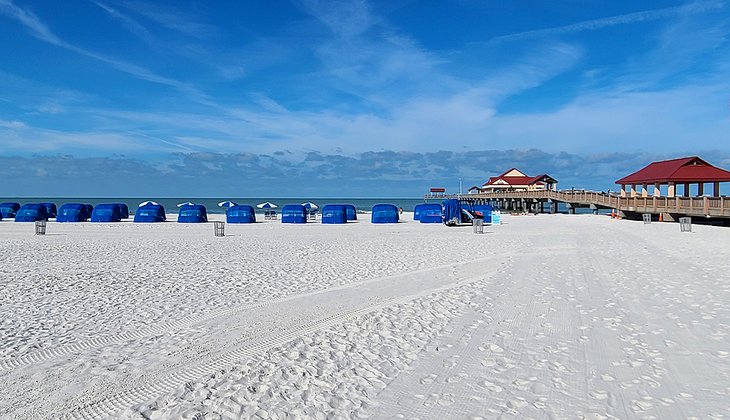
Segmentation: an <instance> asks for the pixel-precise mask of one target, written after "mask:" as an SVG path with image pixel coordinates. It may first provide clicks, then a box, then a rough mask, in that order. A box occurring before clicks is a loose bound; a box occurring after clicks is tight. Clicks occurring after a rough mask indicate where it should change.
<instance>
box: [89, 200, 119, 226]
mask: <svg viewBox="0 0 730 420" xmlns="http://www.w3.org/2000/svg"><path fill="white" fill-rule="evenodd" d="M91 221H92V222H95V223H96V222H101V223H103V222H121V221H122V211H121V208H120V207H119V204H118V203H113V204H99V205H97V206H96V207H94V211H92V212H91Z"/></svg>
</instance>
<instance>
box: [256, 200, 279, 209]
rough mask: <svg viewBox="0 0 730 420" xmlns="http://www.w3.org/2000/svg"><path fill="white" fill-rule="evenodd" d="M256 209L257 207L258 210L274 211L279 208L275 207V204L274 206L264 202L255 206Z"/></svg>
mask: <svg viewBox="0 0 730 420" xmlns="http://www.w3.org/2000/svg"><path fill="white" fill-rule="evenodd" d="M256 207H258V208H260V209H275V208H277V207H279V206H277V205H276V204H274V203H272V202H270V201H264V202H263V203H259V204H256Z"/></svg>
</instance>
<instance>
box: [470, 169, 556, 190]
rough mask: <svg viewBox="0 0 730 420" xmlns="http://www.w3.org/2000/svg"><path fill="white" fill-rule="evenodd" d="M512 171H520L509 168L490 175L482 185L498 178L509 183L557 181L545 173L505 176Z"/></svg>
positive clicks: (490, 183)
mask: <svg viewBox="0 0 730 420" xmlns="http://www.w3.org/2000/svg"><path fill="white" fill-rule="evenodd" d="M512 171H517V172H520V173H522V172H521V171H520V170H519V169H517V168H511V169H509V170H507V171H506V172H504V173H503V174H501V175H498V176H493V177H490V178H489V180H488V181H487V182H486V183H485V184H484V185H483V186H482V187H487V186H489V185H492V184H494V183H495V182H497V181H498V180H500V179H501V180H502V181H504V182H506V183H507V184H509V185H533V184H537V183H544V182H554V183H557V181H555V179H554V178H553V177H551V176H549V175H547V174H542V175H538V176H507V174H508V173H510V172H512Z"/></svg>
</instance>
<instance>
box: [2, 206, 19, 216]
mask: <svg viewBox="0 0 730 420" xmlns="http://www.w3.org/2000/svg"><path fill="white" fill-rule="evenodd" d="M18 210H20V204H18V203H0V216H2V217H3V219H14V218H15V213H17V212H18Z"/></svg>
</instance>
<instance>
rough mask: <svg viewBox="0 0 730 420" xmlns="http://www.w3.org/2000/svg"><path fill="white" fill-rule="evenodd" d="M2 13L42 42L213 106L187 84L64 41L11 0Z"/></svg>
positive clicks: (5, 0) (1, 3) (4, 0)
mask: <svg viewBox="0 0 730 420" xmlns="http://www.w3.org/2000/svg"><path fill="white" fill-rule="evenodd" d="M0 12H2V13H4V14H5V15H7V16H9V17H11V18H13V19H15V20H17V21H18V22H20V23H21V24H23V25H24V26H25V27H26V28H27V29H28V30H29V31H30V33H31V35H33V36H34V37H36V38H38V39H40V40H42V41H45V42H48V43H50V44H53V45H56V46H58V47H61V48H65V49H67V50H69V51H72V52H75V53H77V54H79V55H83V56H85V57H89V58H92V59H94V60H98V61H101V62H103V63H106V64H108V65H110V66H112V67H114V68H115V69H117V70H119V71H121V72H124V73H127V74H129V75H132V76H134V77H136V78H138V79H141V80H146V81H148V82H153V83H157V84H160V85H165V86H170V87H173V88H176V89H177V90H179V91H181V92H183V93H186V94H188V95H190V96H191V97H192V98H194V99H195V100H197V101H198V102H200V103H204V104H210V105H212V102H211V101H210V100H209V98H208V97H207V95H205V94H204V93H202V92H201V91H199V90H198V89H196V88H194V87H192V86H190V85H188V84H186V83H183V82H180V81H178V80H175V79H172V78H168V77H165V76H161V75H158V74H156V73H154V72H153V71H151V70H149V69H146V68H144V67H142V66H138V65H136V64H132V63H129V62H126V61H123V60H119V59H116V58H112V57H108V56H105V55H102V54H98V53H95V52H93V51H90V50H87V49H85V48H81V47H78V46H75V45H72V44H70V43H68V42H66V41H64V40H63V39H61V38H60V37H58V36H57V35H56V34H54V33H53V32H52V31H51V30H50V29H49V28H48V26H47V25H46V24H45V23H43V22H42V21H41V20H40V19H38V17H37V16H36V15H35V14H33V13H32V12H31V11H29V10H25V9H21V8H20V7H18V6H16V5H15V4H13V3H12V2H11V1H10V0H0Z"/></svg>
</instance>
